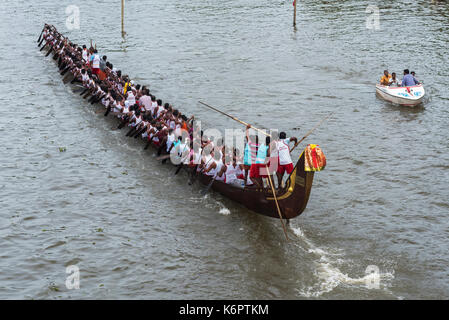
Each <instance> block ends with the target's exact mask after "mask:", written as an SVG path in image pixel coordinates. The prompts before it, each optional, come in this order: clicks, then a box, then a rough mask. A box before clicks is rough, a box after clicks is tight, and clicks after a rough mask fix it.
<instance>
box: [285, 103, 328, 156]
mask: <svg viewBox="0 0 449 320" xmlns="http://www.w3.org/2000/svg"><path fill="white" fill-rule="evenodd" d="M334 113H335V111H333V112H331V114H329V115H328V116H327V117H326V118H324V119H323V120H321V121H320V122H319V123H318V124H317V125H316V126H315V127H313V128H312V129H311V130H310V131H309V132H307V133H306V135H305V136H304V137H302V139H301V140H299V141H298V142H296V143H295V145H294V146H293V148H292V149H291V150H290V153H292V151H293V150H294V149H295V148H296V147H297V146H298V145H299V144H300V143H301V142H303V141H304V139H305V138H307V137H308V136H309V135H310V134H311V133H312V132H313V131H315V129H316V128H318V127H319V126H320V125H321V124H322V123H323V122H324V121H325V120H327V119H328V118H330V117H331V116H332V115H333V114H334Z"/></svg>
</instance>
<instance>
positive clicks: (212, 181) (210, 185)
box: [201, 174, 217, 196]
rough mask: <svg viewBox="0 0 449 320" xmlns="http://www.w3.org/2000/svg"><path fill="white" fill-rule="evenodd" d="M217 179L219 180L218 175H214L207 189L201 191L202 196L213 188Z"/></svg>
mask: <svg viewBox="0 0 449 320" xmlns="http://www.w3.org/2000/svg"><path fill="white" fill-rule="evenodd" d="M215 179H217V175H216V174H215V175H214V178H213V179H212V180H211V182H209V184H208V185H207V187H206V188H204V190H203V191H201V195H202V196H204V195H206V193H207V191H209V189H210V187H212V185H213V184H214V182H215Z"/></svg>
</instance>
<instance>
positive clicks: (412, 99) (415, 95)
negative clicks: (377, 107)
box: [376, 84, 425, 106]
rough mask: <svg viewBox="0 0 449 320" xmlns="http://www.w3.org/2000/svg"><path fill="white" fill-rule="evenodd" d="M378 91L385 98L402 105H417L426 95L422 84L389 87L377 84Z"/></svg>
mask: <svg viewBox="0 0 449 320" xmlns="http://www.w3.org/2000/svg"><path fill="white" fill-rule="evenodd" d="M376 93H377V94H378V95H379V96H380V97H381V98H382V99H384V100H386V101H389V102H391V103H394V104H398V105H401V106H416V105H418V104H420V103H422V101H423V99H424V95H425V91H424V87H423V86H422V84H419V85H416V86H411V87H389V86H383V85H380V84H376Z"/></svg>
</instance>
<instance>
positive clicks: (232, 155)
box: [42, 25, 298, 188]
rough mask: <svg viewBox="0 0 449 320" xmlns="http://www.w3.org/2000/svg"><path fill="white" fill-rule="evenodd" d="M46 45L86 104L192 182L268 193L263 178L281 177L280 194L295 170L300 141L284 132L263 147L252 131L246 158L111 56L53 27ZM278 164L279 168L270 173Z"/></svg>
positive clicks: (45, 36) (46, 32)
mask: <svg viewBox="0 0 449 320" xmlns="http://www.w3.org/2000/svg"><path fill="white" fill-rule="evenodd" d="M42 41H45V42H46V46H48V47H49V48H50V49H49V52H48V53H50V52H51V51H53V52H54V53H55V56H54V59H55V60H56V59H58V65H59V69H60V70H61V75H64V74H65V73H67V72H70V74H71V75H73V80H72V83H75V82H78V83H81V84H82V86H83V88H84V89H83V90H84V91H83V92H81V95H83V96H84V98H87V97H88V96H90V99H89V101H90V102H91V103H92V104H94V103H97V102H99V103H101V104H102V105H103V106H104V107H105V108H106V112H105V116H107V115H108V114H109V113H110V114H112V115H115V116H117V117H118V118H119V119H121V123H120V125H119V127H118V128H119V129H121V128H122V127H124V126H125V125H127V126H128V127H129V128H130V129H129V131H128V133H127V136H132V137H134V138H137V137H139V136H140V137H142V138H144V139H146V140H147V145H146V146H145V149H147V148H148V146H149V145H150V144H153V145H154V146H155V147H156V148H158V155H161V154H164V155H167V156H168V155H169V157H170V158H171V159H172V161H173V159H174V158H176V159H177V160H178V162H179V166H180V167H181V166H184V167H189V168H191V172H190V173H191V174H192V176H195V175H198V174H199V173H203V174H206V175H209V176H211V177H213V179H214V180H218V181H223V182H225V183H227V184H234V185H236V186H241V187H250V186H254V187H258V188H264V187H266V188H268V186H269V184H268V182H269V181H268V180H265V186H264V181H263V178H268V175H270V178H271V176H274V175H276V176H277V187H278V188H281V187H282V181H283V177H284V175H285V174H287V175H290V174H291V173H292V171H293V170H294V166H293V163H292V159H291V156H290V146H289V144H290V142H295V143H297V141H298V140H297V138H296V137H291V138H287V135H286V133H285V132H281V133H280V134H279V135H278V136H275V135H274V134H272V136H271V138H270V136H267V137H266V139H265V143H261V142H260V141H259V137H258V136H257V135H252V134H250V129H251V126H248V127H247V128H246V137H245V147H244V152H243V154H242V153H241V152H240V151H239V149H237V148H234V147H232V148H230V147H227V146H225V145H224V143H223V140H222V139H217V141H214V140H215V139H214V137H212V136H211V137H206V136H205V135H204V134H203V131H201V130H200V129H199V128H197V127H196V126H195V125H194V119H195V118H194V116H191V117H189V118H187V116H185V115H184V114H182V113H181V112H180V111H179V110H177V109H175V108H174V107H173V106H172V105H171V104H169V103H163V102H162V100H161V99H156V97H155V96H154V95H152V94H151V93H150V90H149V89H148V88H147V87H146V86H141V85H140V84H135V83H134V81H131V80H130V79H129V77H128V76H126V75H122V73H121V71H120V70H117V69H116V68H114V67H113V65H112V64H111V63H109V61H107V57H106V56H103V57H101V58H100V55H99V54H98V52H97V50H96V49H95V48H93V47H92V46H91V47H90V48H89V49H87V48H86V46H82V47H79V46H77V45H76V44H74V43H72V42H70V41H69V40H68V39H67V38H66V37H64V36H62V35H61V34H60V33H59V32H58V31H57V30H56V28H54V27H53V26H50V25H46V26H45V28H44V32H43V40H42ZM44 47H45V46H44ZM47 55H48V54H47ZM275 134H276V132H275ZM166 159H167V158H165V159H164V160H163V161H166ZM273 163H275V164H276V166H273V168H271V165H272V164H273ZM270 169H271V170H270ZM271 181H273V179H271ZM273 187H276V186H273Z"/></svg>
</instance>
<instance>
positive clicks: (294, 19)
mask: <svg viewBox="0 0 449 320" xmlns="http://www.w3.org/2000/svg"><path fill="white" fill-rule="evenodd" d="M296 2H298V0H294V2H293V7H294V9H293V26H294V27H296Z"/></svg>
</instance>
